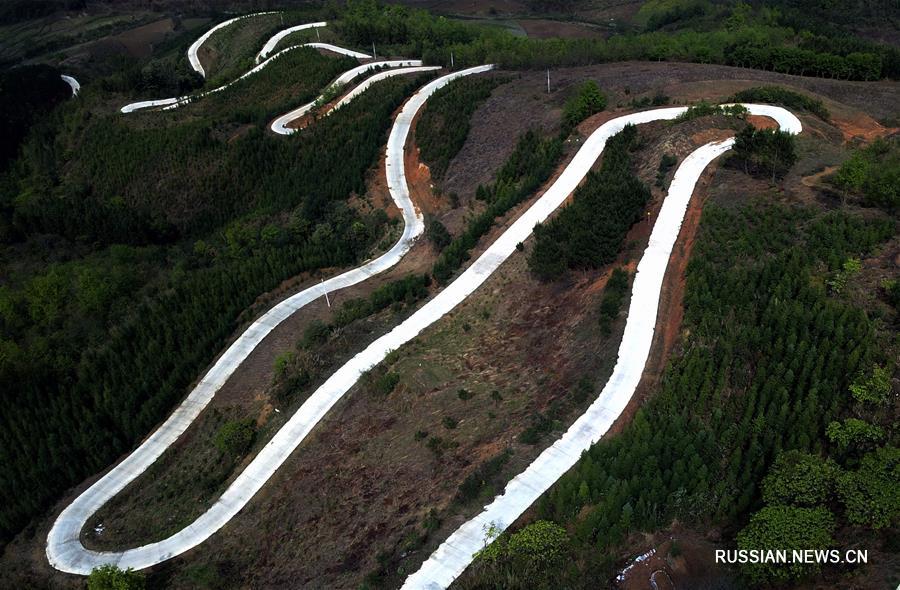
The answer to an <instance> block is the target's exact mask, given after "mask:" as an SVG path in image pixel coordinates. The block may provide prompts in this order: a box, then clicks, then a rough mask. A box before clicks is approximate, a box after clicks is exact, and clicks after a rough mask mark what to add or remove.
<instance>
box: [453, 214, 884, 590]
mask: <svg viewBox="0 0 900 590" xmlns="http://www.w3.org/2000/svg"><path fill="white" fill-rule="evenodd" d="M700 227H701V231H700V237H699V238H698V240H697V243H696V245H695V247H694V253H693V255H692V259H691V263H690V265H689V267H688V274H687V291H686V294H685V326H684V327H685V330H686V333H688V334H689V337H688V341H687V342H686V343H685V346H684V350H685V352H684V353H683V354H682V355H681V356H680V357H679V358H677V359H675V360H674V361H673V362H672V364H671V366H670V367H669V369H668V371H667V373H666V375H665V378H664V382H663V384H662V390H661V391H660V392H659V393H658V394H657V395H656V397H654V398H653V399H651V400H650V401H649V402H648V403H647V404H646V405H645V407H644V408H642V409H641V410H639V411H638V412H637V414H636V415H635V417H634V420H633V421H632V423H631V424H630V425H628V426H627V427H626V428H625V430H624V432H622V433H621V434H620V435H618V436H615V437H612V438H610V439H608V440H602V441H601V442H599V443H598V444H596V445H594V447H592V448H591V450H590V451H589V452H588V453H587V454H586V456H585V457H584V458H583V459H582V460H581V461H580V462H579V463H578V465H577V466H576V467H575V468H574V469H573V470H572V471H571V472H570V473H569V474H567V475H566V476H564V477H563V478H562V479H561V480H560V481H559V482H558V483H557V484H556V485H555V486H554V488H553V489H552V490H551V492H550V493H548V494H547V495H545V496H544V497H543V498H542V499H541V501H540V502H539V505H538V510H537V517H538V518H545V519H550V520H553V521H555V522H557V523H560V524H562V525H564V526H565V527H566V530H568V531H570V532H571V534H570V535H567V536H566V538H565V542H564V547H563V548H562V549H560V551H559V552H558V559H554V560H551V561H550V562H548V563H546V564H545V567H541V568H538V571H537V572H535V571H530V572H527V573H521V572H518V571H517V570H516V569H515V568H514V563H513V562H511V561H505V560H502V559H501V560H488V559H485V560H482V563H481V564H480V565H478V566H477V567H476V568H475V570H474V572H473V574H474V575H473V577H472V578H471V582H472V584H473V585H472V586H466V587H479V586H478V582H477V581H478V580H483V581H484V582H485V583H486V585H485V586H483V587H495V586H494V584H496V580H504V583H503V587H505V588H556V587H560V585H562V586H564V587H569V588H587V587H592V586H591V582H589V580H596V579H610V578H612V577H613V576H614V569H613V568H614V566H615V564H616V560H617V553H618V548H619V547H620V546H621V544H622V543H623V542H624V541H625V540H626V538H627V536H628V535H629V533H630V532H632V531H640V530H645V531H653V530H657V529H659V528H661V527H665V526H667V525H668V524H669V523H670V522H672V520H673V519H678V520H679V521H681V522H683V523H688V524H690V525H695V526H699V527H706V526H711V525H713V523H725V524H726V526H728V527H730V530H732V531H735V530H737V529H739V528H740V527H741V526H743V525H744V524H745V523H746V522H747V518H748V514H749V512H750V511H753V510H756V509H758V508H760V506H761V503H760V491H759V487H758V486H759V482H760V481H761V480H763V477H764V476H765V475H766V473H767V470H769V468H770V467H771V466H772V465H773V463H776V460H778V461H781V462H780V463H778V464H777V465H778V466H777V467H776V471H775V473H774V475H773V476H772V477H771V478H770V479H766V480H765V481H764V483H763V486H764V487H763V494H764V498H766V500H767V501H769V502H770V503H773V504H778V505H780V504H782V503H783V502H797V503H799V504H800V505H801V506H809V505H812V506H819V507H820V508H818V510H820V511H824V512H822V514H824V515H825V516H824V521H823V522H824V523H825V525H824V526H825V532H826V533H827V535H826V538H827V539H828V540H833V541H834V542H836V543H837V544H838V545H840V544H841V543H842V542H843V541H844V539H845V537H844V536H842V535H838V534H835V531H836V530H837V529H836V526H840V527H844V526H848V525H856V526H862V527H868V528H877V527H880V526H883V525H882V524H880V523H883V522H885V521H884V520H883V519H884V518H888V519H891V518H896V515H893V516H891V513H890V512H888V513H885V512H884V511H885V510H886V509H888V508H887V506H890V505H891V501H889V500H888V499H887V498H884V499H883V500H881V502H883V504H879V503H877V502H878V501H875V502H874V503H873V502H871V501H868V500H866V498H873V499H874V498H878V497H879V496H878V494H883V493H884V491H883V490H884V489H885V486H888V485H889V484H888V483H887V482H888V481H889V480H890V479H891V478H893V477H895V475H896V472H895V471H892V470H895V469H896V467H895V466H896V460H895V459H891V457H893V456H894V455H895V454H896V451H895V449H894V448H893V447H892V446H891V445H894V446H896V444H897V440H896V432H895V431H894V430H892V429H891V427H890V425H889V424H885V423H884V422H883V421H884V420H885V418H886V417H885V414H884V413H881V414H879V413H878V412H877V411H875V412H872V411H871V410H877V403H882V402H875V404H876V405H875V406H873V407H872V408H871V410H866V409H865V408H860V407H859V405H858V404H859V403H860V402H858V401H857V399H858V397H859V395H858V394H857V393H856V392H857V391H858V390H859V389H860V388H864V390H865V391H871V390H873V389H877V391H879V392H882V393H878V394H876V395H879V396H882V397H881V398H880V399H883V395H884V393H883V391H884V389H883V387H884V386H883V385H875V386H870V385H867V384H868V383H869V381H870V379H871V375H872V374H873V371H875V372H876V373H877V371H879V370H880V369H879V367H883V366H886V364H887V365H890V364H891V363H892V362H894V360H895V359H892V358H889V355H890V353H889V352H888V351H890V350H891V348H890V347H885V346H884V344H885V342H883V341H881V340H880V338H884V337H885V334H884V332H879V331H877V330H876V325H875V324H874V322H873V320H872V319H870V318H869V317H867V315H866V313H865V312H864V311H863V310H862V309H860V308H859V307H857V306H856V305H854V304H853V303H852V302H851V301H849V300H848V299H846V298H845V297H844V296H842V295H841V294H840V293H837V292H834V291H833V290H829V289H828V288H827V287H826V286H825V283H826V282H827V281H826V279H829V278H833V277H835V276H838V275H839V274H840V273H841V272H842V269H843V268H844V265H845V264H846V261H848V260H853V259H856V258H859V257H863V256H866V255H867V254H870V253H872V252H873V251H874V250H875V249H876V248H877V247H878V246H879V244H881V243H882V242H883V241H884V240H886V239H887V238H889V237H890V236H892V235H894V232H895V229H896V227H895V222H894V221H893V220H890V219H886V218H884V217H874V218H872V217H863V216H860V215H857V214H851V213H845V212H840V211H835V212H829V213H822V212H820V211H817V210H816V209H812V208H801V207H797V206H787V205H775V204H772V203H767V202H765V201H762V200H759V201H757V202H755V203H754V204H752V205H748V206H744V207H742V208H740V209H730V208H723V207H720V206H715V205H708V206H707V208H706V210H705V211H704V215H703V221H702V224H701V226H700ZM851 280H852V279H851ZM854 398H857V399H854ZM854 408H856V409H854ZM860 410H862V414H860V415H861V416H864V417H866V418H867V419H870V420H871V419H874V422H875V424H873V425H872V426H869V427H867V428H869V429H875V430H876V433H877V435H878V436H875V437H874V438H871V439H868V440H867V439H865V438H863V439H862V440H860V439H859V435H856V436H854V435H848V436H849V437H850V438H851V440H860V442H859V443H855V444H862V446H859V447H856V449H858V450H856V451H855V453H856V454H855V455H852V456H848V455H846V451H842V450H841V449H842V448H845V446H844V447H842V446H840V445H841V442H840V441H841V439H842V437H843V432H844V430H843V429H844V428H846V425H847V422H846V421H845V422H843V423H841V422H840V420H841V419H842V418H845V417H848V416H849V417H853V416H854V413H855V412H859V411H860ZM879 415H880V416H881V417H880V418H878V416H879ZM853 419H856V418H853ZM888 419H889V418H888ZM879 423H880V425H879ZM835 424H837V425H835ZM841 424H843V425H844V426H842V425H841ZM850 427H851V428H856V423H855V422H851V423H850ZM857 430H858V429H857ZM863 430H864V431H865V428H864V429H863ZM863 441H865V442H863ZM882 445H886V446H883V448H882V449H881V450H878V451H876V452H875V454H872V455H868V454H865V453H866V452H867V451H868V450H869V449H873V448H874V447H876V446H882ZM788 451H798V452H800V453H810V454H811V458H810V459H808V461H812V462H813V463H814V464H815V465H816V466H818V465H824V467H823V468H824V469H828V468H829V467H828V465H830V463H829V462H830V461H831V460H830V459H827V460H826V459H824V458H823V456H828V455H831V456H837V457H842V458H844V459H843V460H844V461H845V465H846V466H847V471H846V473H847V475H845V476H840V475H835V477H836V478H837V481H839V482H842V483H839V484H838V486H839V487H838V492H837V495H836V496H835V497H836V498H837V500H836V502H835V503H834V504H832V503H831V498H832V495H831V492H830V491H829V490H830V489H832V488H830V487H829V485H830V484H828V485H825V486H824V487H822V489H821V490H817V489H816V487H815V486H816V484H814V483H812V482H813V480H811V479H809V478H810V477H814V473H811V472H809V471H807V472H805V473H809V475H800V473H801V472H796V473H797V475H785V470H787V469H789V468H790V467H789V466H790V465H793V464H794V463H796V461H797V460H796V459H791V458H790V457H791V455H783V454H784V453H786V452H788ZM806 456H807V455H803V454H801V455H800V457H801V458H802V457H806ZM779 457H786V458H782V459H779ZM860 457H862V459H860ZM785 461H791V463H785ZM857 461H860V462H859V463H857ZM823 462H824V463H823ZM856 465H859V467H856ZM815 469H817V470H818V469H819V467H816V468H815ZM840 472H841V471H840V469H839V468H837V467H835V471H834V473H835V474H837V473H840ZM892 473H893V474H894V475H891V474H892ZM779 477H780V478H781V479H778V478H779ZM798 477H803V478H805V479H804V480H798V479H797V478H798ZM829 477H830V476H825V479H824V480H823V481H825V482H829V481H834V479H829ZM842 477H843V479H841V478H842ZM773 478H774V479H773ZM803 481H805V482H809V483H802V482H803ZM781 482H784V483H781ZM804 485H806V486H809V487H808V488H806V489H809V490H810V491H811V492H812V493H813V494H814V495H813V496H812V497H811V498H805V499H804V498H803V497H801V496H798V495H797V494H798V493H799V492H800V489H799V488H797V487H796V486H804ZM779 486H788V488H787V491H785V492H775V491H773V490H778V489H781V488H780V487H779ZM791 486H794V487H793V488H792V487H791ZM840 486H843V487H840ZM793 490H796V491H793ZM857 490H858V491H857ZM779 493H781V494H783V496H784V497H783V499H782V498H781V497H779V496H777V495H776V494H779ZM882 497H883V496H882ZM893 505H894V507H896V505H897V503H896V502H893ZM832 506H834V508H832ZM893 509H896V508H893ZM781 510H782V512H775V513H773V512H765V511H764V512H761V513H760V514H759V515H757V516H755V517H754V518H753V520H752V521H751V525H750V527H749V528H748V529H747V531H746V532H745V533H742V534H741V535H739V536H738V543H739V544H741V546H745V547H747V546H756V547H758V546H760V543H762V545H763V546H764V547H765V548H771V549H774V548H779V547H781V546H782V545H783V544H784V542H788V541H791V537H789V535H791V534H795V535H797V534H799V535H801V536H802V534H806V533H805V532H804V531H806V532H808V534H809V535H810V539H813V538H815V535H816V534H818V533H817V531H816V530H812V529H804V528H803V526H804V525H802V522H801V520H798V518H799V517H800V516H801V515H800V513H799V512H798V511H797V509H794V508H788V509H781ZM831 510H834V513H831V512H830V511H831ZM785 511H786V512H785ZM791 519H794V520H791ZM810 522H811V521H810ZM835 523H836V524H835ZM766 527H770V528H771V527H774V528H772V531H773V532H771V533H766V532H764V531H763V532H760V531H761V529H765V528H766ZM798 527H800V528H799V529H798ZM773 535H774V536H773ZM778 535H788V536H782V537H779V536H778ZM832 535H833V537H832ZM798 538H799V537H798ZM820 538H821V537H820ZM872 538H873V539H877V538H878V537H877V533H876V535H875V536H874V537H872ZM761 539H762V540H761ZM800 540H801V541H802V539H800ZM779 542H781V544H779ZM873 542H876V543H877V542H878V541H873ZM790 546H793V545H790ZM803 546H804V547H805V546H806V545H803ZM815 546H818V545H815ZM828 546H834V545H833V544H828ZM874 548H875V547H873V549H874ZM776 569H778V568H776ZM785 570H786V568H781V571H785ZM767 573H768V572H761V573H759V572H754V575H757V576H760V578H761V579H765V576H766V575H767ZM801 573H802V572H801Z"/></svg>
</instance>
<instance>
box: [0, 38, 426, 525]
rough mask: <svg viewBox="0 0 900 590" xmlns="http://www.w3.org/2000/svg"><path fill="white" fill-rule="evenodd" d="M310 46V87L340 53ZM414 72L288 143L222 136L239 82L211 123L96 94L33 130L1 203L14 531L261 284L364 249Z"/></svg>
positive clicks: (7, 449) (305, 60) (8, 492)
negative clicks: (360, 202)
mask: <svg viewBox="0 0 900 590" xmlns="http://www.w3.org/2000/svg"><path fill="white" fill-rule="evenodd" d="M298 55H301V56H302V59H301V61H300V62H295V63H293V64H291V65H293V66H294V68H295V71H296V70H297V69H300V70H301V71H302V70H306V71H307V75H306V76H305V78H306V79H307V82H306V86H305V88H306V90H305V92H306V93H307V95H309V96H311V95H312V94H313V93H314V92H315V90H316V87H315V84H316V83H317V82H318V83H321V84H322V85H324V83H325V82H326V81H327V80H328V79H330V77H331V76H332V74H333V72H334V71H335V70H338V69H340V68H341V67H343V65H345V64H343V63H342V62H341V61H340V60H336V61H334V62H331V61H328V58H324V57H321V56H319V55H318V54H315V53H309V54H298ZM418 82H419V81H418V80H416V79H415V78H412V77H406V78H403V79H396V80H391V81H388V82H386V83H384V84H380V85H378V86H377V87H375V88H372V89H370V90H369V91H368V92H366V93H365V94H364V95H363V96H361V97H360V98H358V99H357V100H356V101H354V102H353V103H351V104H350V105H348V106H347V107H345V108H344V109H341V111H340V113H338V114H336V115H335V116H332V117H328V118H327V119H325V120H323V121H321V122H320V124H318V125H316V126H314V127H313V128H311V129H310V130H308V132H305V133H304V134H303V135H302V136H297V137H290V138H282V137H272V136H270V135H267V134H265V133H264V132H263V131H262V130H261V129H259V128H258V127H253V128H250V129H247V130H246V131H245V132H244V133H243V134H241V135H240V136H239V137H235V138H230V136H229V135H227V134H226V135H223V131H225V130H228V129H229V128H233V127H232V126H233V125H234V124H235V123H240V122H241V121H242V120H246V118H247V117H246V115H245V114H243V113H242V111H241V110H240V108H241V107H240V105H241V104H242V103H241V101H240V98H239V95H238V94H237V93H238V92H240V89H239V88H238V89H236V90H235V94H233V95H232V98H231V102H233V103H234V104H235V105H236V106H237V110H234V111H231V112H226V110H225V109H226V106H225V105H227V104H228V102H229V98H228V97H223V99H222V100H223V105H222V106H221V107H217V108H216V110H214V111H213V112H214V113H217V114H216V117H215V118H212V119H210V118H205V117H204V114H203V111H202V110H196V109H195V111H194V114H192V115H191V116H190V117H189V119H188V120H184V121H183V122H180V121H181V118H182V117H184V114H181V113H179V114H177V115H175V116H174V118H169V119H168V120H167V119H166V115H165V114H162V113H148V114H147V115H142V116H139V117H136V118H133V119H128V120H123V119H122V118H121V117H120V116H119V115H118V114H116V115H110V116H100V117H98V116H96V115H92V114H91V110H92V106H93V102H94V101H95V100H100V99H99V97H93V98H92V97H90V96H89V97H88V98H87V100H86V101H85V102H84V103H80V102H78V103H72V104H70V105H66V107H65V108H63V109H62V110H60V111H58V112H57V113H55V114H54V116H53V117H51V118H50V120H49V121H47V122H46V123H45V124H43V125H41V126H40V127H39V128H37V129H36V130H35V132H34V133H33V134H32V136H31V138H30V139H29V142H28V143H27V145H26V147H25V149H24V150H23V154H22V157H21V158H20V159H19V160H18V161H16V162H15V164H14V166H13V168H12V171H11V172H10V174H8V175H7V176H6V177H5V179H4V183H3V187H4V190H3V193H2V198H0V203H2V207H0V211H2V216H3V227H5V228H6V231H5V233H4V235H3V241H4V257H3V260H2V263H3V267H4V271H3V274H4V276H5V279H4V281H3V282H2V284H0V329H2V340H0V350H2V354H0V390H2V391H4V392H5V394H6V398H5V403H6V404H8V407H9V411H7V412H4V413H3V428H2V434H0V437H2V445H0V447H2V450H0V469H2V472H3V473H4V477H3V480H2V481H3V483H2V489H0V496H2V498H3V509H2V514H0V530H2V534H3V537H4V538H8V536H9V535H10V534H12V533H13V532H15V531H16V530H17V529H18V528H19V527H20V526H22V525H23V524H24V523H25V522H27V520H28V519H29V518H31V517H32V516H33V515H34V514H35V513H36V512H38V511H39V510H41V509H42V508H44V507H45V506H46V505H47V502H49V501H50V500H52V499H53V498H55V497H56V495H57V494H58V493H59V492H60V491H61V490H62V489H64V488H65V487H67V486H70V485H72V484H74V483H76V482H78V481H80V480H81V479H83V478H84V477H85V476H86V475H88V474H90V473H93V472H96V471H98V470H100V469H102V468H103V467H105V466H107V465H108V464H109V463H110V462H112V461H113V460H114V459H115V458H116V457H117V456H118V454H119V453H121V452H122V451H124V450H126V449H128V448H129V447H130V446H131V445H132V444H133V443H134V442H135V441H137V440H138V439H139V438H140V437H142V436H143V435H144V434H145V433H146V432H147V431H148V430H149V429H150V428H151V427H152V426H153V424H155V423H156V422H158V421H159V420H160V419H161V418H162V417H163V416H164V415H165V414H166V413H167V412H168V411H169V409H170V408H171V407H172V404H173V403H174V402H175V401H176V400H178V399H179V398H180V397H181V396H183V395H184V391H185V388H186V387H187V385H188V384H189V383H190V382H191V381H192V380H194V379H195V378H196V377H197V375H198V374H199V373H200V371H201V369H202V367H203V366H204V365H206V364H207V363H208V362H209V361H210V360H211V359H212V357H213V355H214V354H215V353H216V352H217V351H218V350H220V348H221V346H222V344H223V343H224V341H225V339H226V338H227V337H228V336H229V335H230V334H231V333H232V331H233V330H234V328H235V327H236V326H237V325H238V324H239V322H241V321H243V320H245V319H246V318H242V317H241V313H242V312H243V311H244V310H245V309H247V308H248V306H249V305H250V304H251V303H252V302H253V301H254V300H255V298H256V297H257V296H258V295H259V294H261V293H264V292H266V291H268V290H270V289H272V288H273V287H275V286H277V285H278V284H279V283H280V282H281V281H283V280H284V279H286V278H288V277H292V276H295V275H297V274H299V273H301V272H304V271H314V270H316V269H318V268H323V267H333V266H343V265H348V264H351V263H353V262H354V261H356V260H358V259H359V257H360V256H362V255H363V254H364V253H367V252H368V249H369V248H370V246H371V244H373V242H374V241H375V240H376V239H379V238H380V236H381V233H382V229H381V227H380V223H382V222H383V217H379V216H366V215H361V214H360V212H358V211H355V210H352V209H349V208H348V207H347V206H346V205H345V203H344V200H345V199H346V198H347V197H348V196H349V195H351V194H354V193H362V192H364V190H365V184H364V174H365V172H366V171H367V170H368V169H369V167H370V166H372V164H374V162H375V159H376V156H377V154H378V152H379V149H380V146H382V145H383V143H384V140H385V133H386V131H387V129H388V127H389V125H390V121H391V113H392V112H393V111H394V109H395V108H396V107H397V106H398V105H399V104H400V102H401V101H402V100H403V99H404V98H405V97H406V96H407V95H408V94H409V92H410V89H411V88H413V87H414V86H415V85H416V84H417V83H418ZM236 96H237V97H238V98H237V99H235V97H236ZM295 99H297V98H296V97H295ZM300 99H302V96H301V97H300V98H299V99H297V100H300ZM214 106H215V105H214ZM191 108H193V105H192V107H191ZM188 114H190V113H188ZM141 117H144V118H141ZM151 117H156V118H157V119H156V122H155V123H154V122H153V120H152V119H151ZM73 154H76V155H77V156H76V157H75V158H72V155H73ZM161 171H162V173H161ZM42 242H43V243H44V244H46V246H44V248H45V249H49V253H50V254H49V255H50V257H51V262H50V264H43V263H41V262H40V261H39V258H38V257H39V256H40V255H41V254H40V253H41V249H39V248H38V244H39V243H42ZM23 489H28V490H30V492H29V494H22V493H21V490H23Z"/></svg>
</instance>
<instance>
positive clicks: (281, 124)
mask: <svg viewBox="0 0 900 590" xmlns="http://www.w3.org/2000/svg"><path fill="white" fill-rule="evenodd" d="M412 63H416V64H421V63H422V62H421V61H420V60H415V59H410V60H405V61H393V62H373V63H370V64H365V65H362V66H358V67H356V68H353V69H352V70H347V71H346V72H344V73H343V74H341V76H340V77H339V78H338V79H337V80H335V81H334V82H332V83H331V84H329V85H328V89H337V88H339V87H341V86H344V85H346V84H347V83H349V82H350V81H351V80H352V79H353V78H355V77H356V75H357V74H359V73H360V72H365V71H368V70H371V69H373V68H374V67H377V66H379V65H381V66H383V67H390V68H392V69H388V70H384V71H382V72H378V73H377V74H373V75H371V76H369V77H368V78H366V79H365V80H363V81H362V82H360V83H359V84H358V85H357V86H355V87H354V88H353V90H351V91H350V92H348V93H347V94H346V95H344V96H343V97H341V99H340V100H339V101H338V102H336V103H335V105H334V106H333V107H331V108H330V109H328V111H327V112H326V113H325V114H326V115H330V114H331V113H333V112H334V111H336V110H337V109H339V108H341V107H342V106H344V105H346V104H347V103H349V102H350V101H352V100H353V99H354V98H356V97H357V96H359V95H360V94H362V93H363V92H365V91H366V90H367V89H368V88H369V86H371V85H372V84H374V83H375V82H378V81H379V80H384V79H385V78H390V77H391V76H400V75H402V74H415V73H419V72H431V71H435V70H439V69H441V66H423V65H415V66H411V67H402V66H403V65H404V64H412ZM370 66H371V67H370ZM349 74H353V75H349ZM324 96H325V94H324V93H323V94H320V95H319V97H318V98H316V100H314V101H312V102H309V103H307V104H305V105H303V106H301V107H298V108H296V109H294V110H293V111H291V112H289V113H287V114H284V115H282V116H280V117H278V118H277V119H275V120H274V121H272V123H271V124H270V125H269V129H271V130H272V131H273V132H275V133H277V134H279V135H291V134H292V133H294V132H296V131H297V129H295V128H293V127H288V125H289V124H290V122H291V121H294V120H295V119H298V118H299V117H302V116H303V115H305V114H306V113H308V112H309V111H311V110H312V109H313V108H314V107H315V106H316V104H317V103H319V101H321V100H323V98H324Z"/></svg>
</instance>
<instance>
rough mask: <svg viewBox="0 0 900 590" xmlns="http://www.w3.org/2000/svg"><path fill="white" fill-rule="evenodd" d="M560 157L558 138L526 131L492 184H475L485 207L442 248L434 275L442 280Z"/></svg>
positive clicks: (530, 191) (560, 142)
mask: <svg viewBox="0 0 900 590" xmlns="http://www.w3.org/2000/svg"><path fill="white" fill-rule="evenodd" d="M561 156H562V141H560V140H559V139H558V138H544V137H542V136H541V135H540V134H539V133H538V132H537V131H533V130H531V131H527V132H526V133H525V134H524V135H523V136H522V137H521V138H520V139H519V142H518V143H517V144H516V147H515V149H514V150H513V152H512V154H510V156H509V159H507V161H506V162H505V163H504V164H503V167H501V168H500V171H499V172H497V178H496V180H495V181H494V184H492V185H489V186H486V187H485V186H481V185H479V186H478V190H477V191H476V193H475V195H476V197H477V198H479V199H482V200H485V201H487V202H488V207H487V209H485V210H484V211H483V212H482V213H480V214H478V215H477V216H475V217H474V218H473V219H472V220H471V221H470V222H469V224H468V226H467V227H466V229H465V230H464V231H463V233H462V234H461V235H459V236H458V237H456V238H454V240H453V241H452V242H450V245H448V246H447V247H446V248H445V249H444V251H443V252H442V253H441V255H440V257H439V258H438V259H437V261H436V262H435V263H434V267H433V268H432V271H431V272H432V275H433V276H434V278H435V279H436V280H437V281H438V282H439V283H446V282H447V281H448V280H449V279H450V277H451V276H452V275H453V272H454V271H455V270H456V269H458V268H459V267H460V266H462V265H463V263H464V262H465V261H466V260H468V259H469V251H470V250H471V249H472V248H474V247H475V245H476V244H477V243H478V240H479V238H481V236H483V235H485V234H486V233H487V232H488V230H490V229H491V227H492V226H493V224H494V220H495V219H496V218H497V217H499V216H501V215H503V214H504V213H506V212H507V211H509V210H510V209H512V208H513V207H515V206H516V205H518V204H519V203H521V202H522V201H523V200H525V198H526V197H528V196H529V195H531V194H532V193H534V191H535V190H537V188H538V187H539V186H540V185H541V184H542V183H543V182H545V181H546V180H547V178H549V177H550V173H551V172H552V171H553V167H554V166H555V165H556V163H557V162H558V161H559V158H560V157H561Z"/></svg>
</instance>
